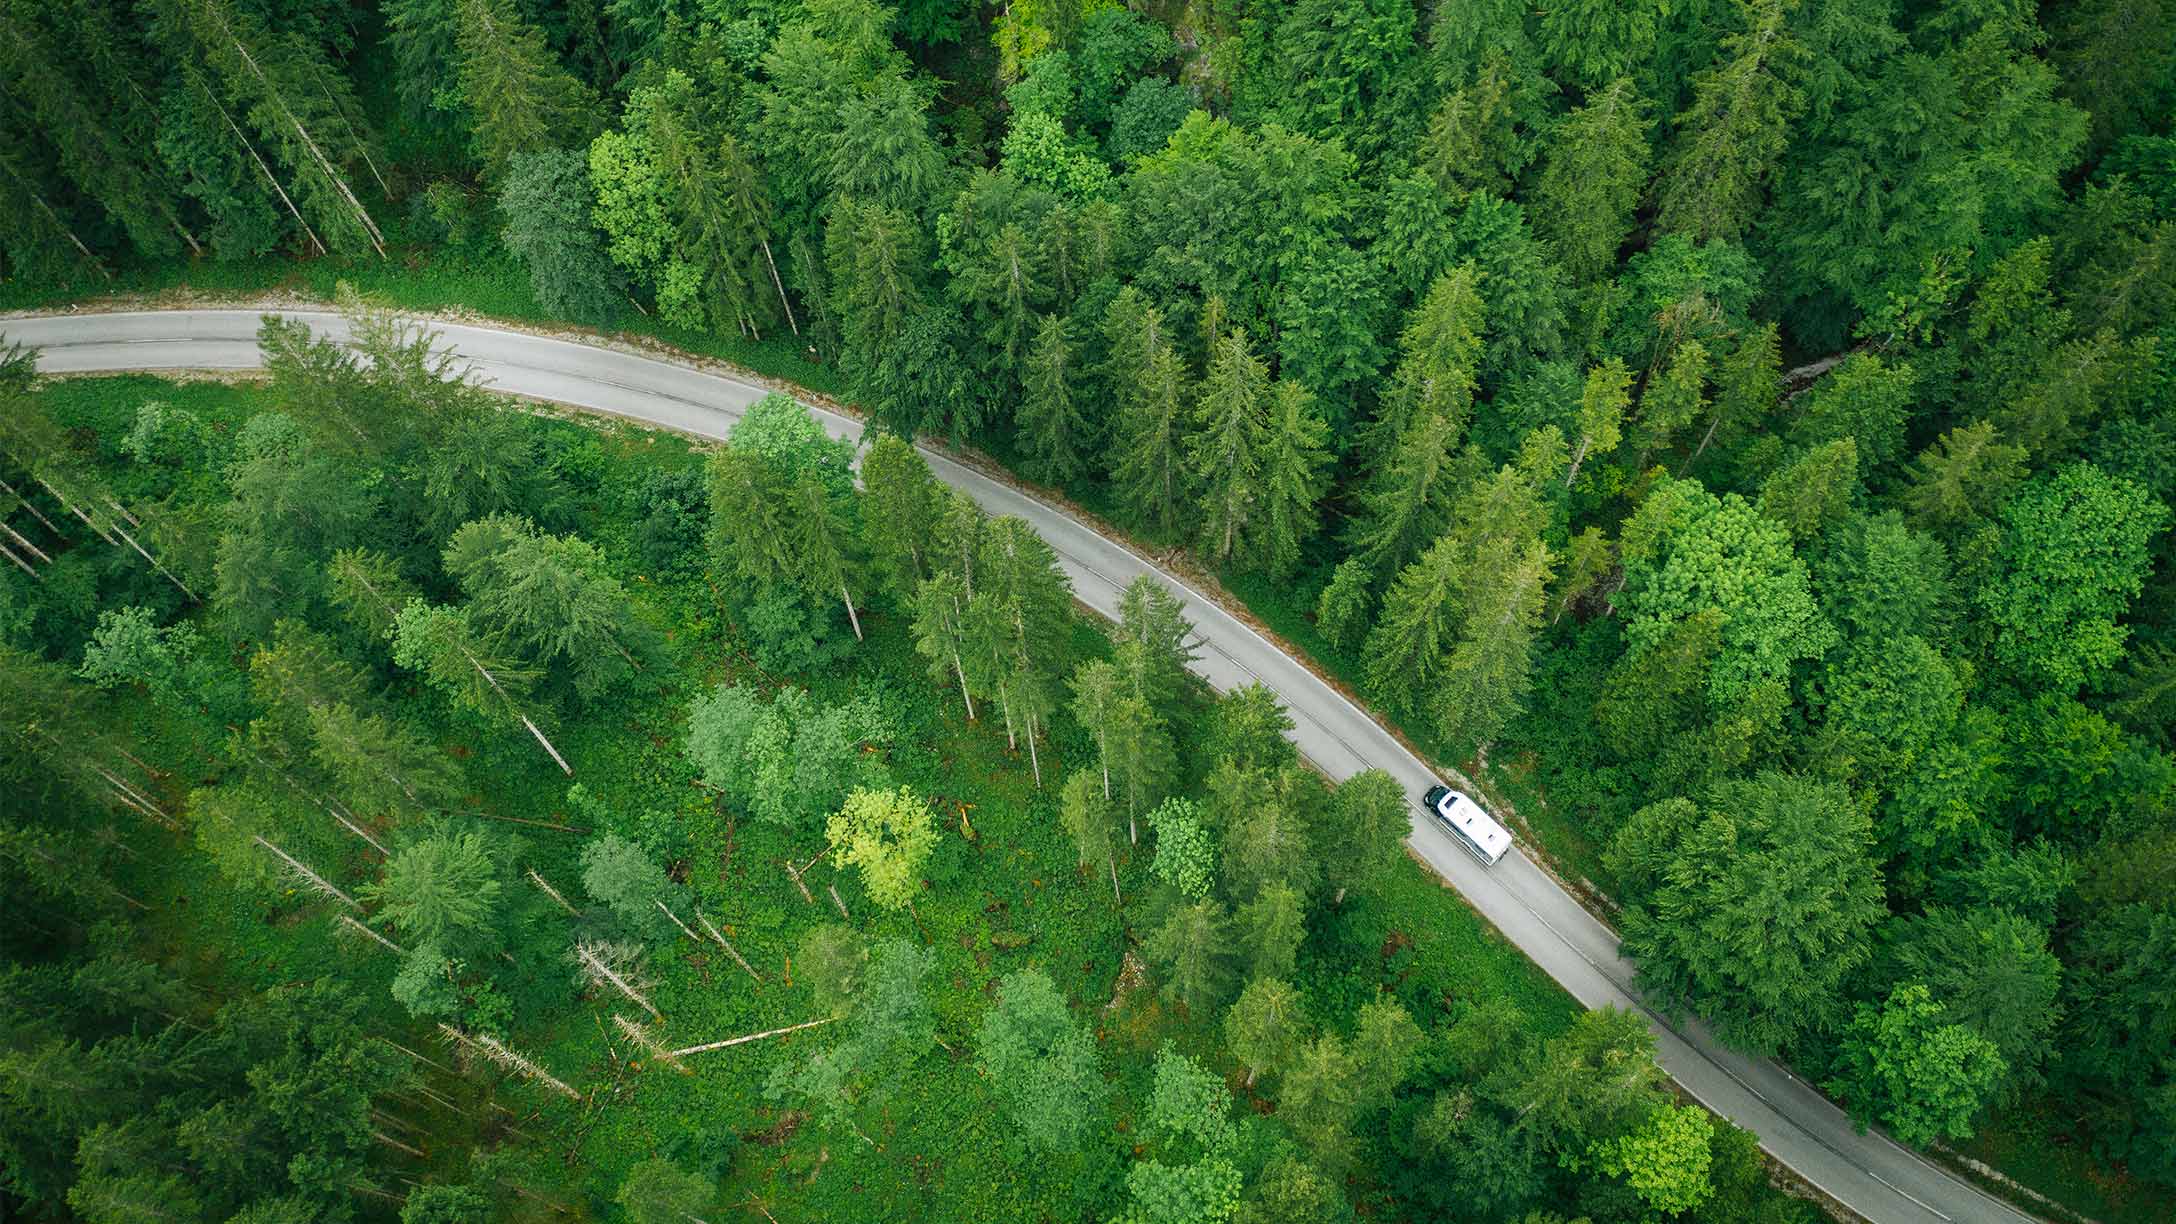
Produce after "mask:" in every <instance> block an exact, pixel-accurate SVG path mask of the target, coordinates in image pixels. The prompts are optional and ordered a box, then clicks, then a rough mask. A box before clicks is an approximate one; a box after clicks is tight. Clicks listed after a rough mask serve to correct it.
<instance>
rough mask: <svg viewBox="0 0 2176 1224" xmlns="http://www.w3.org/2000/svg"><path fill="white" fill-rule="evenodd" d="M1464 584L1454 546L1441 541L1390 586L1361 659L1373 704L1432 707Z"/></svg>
mask: <svg viewBox="0 0 2176 1224" xmlns="http://www.w3.org/2000/svg"><path fill="white" fill-rule="evenodd" d="M1467 580H1468V575H1467V573H1466V565H1465V557H1464V556H1463V555H1462V553H1461V550H1460V549H1459V547H1458V542H1457V541H1456V540H1454V539H1452V538H1450V537H1448V536H1446V537H1444V538H1443V539H1441V540H1439V541H1437V542H1436V543H1435V544H1434V545H1432V546H1431V547H1430V548H1429V549H1428V551H1427V552H1425V553H1422V554H1421V556H1420V559H1419V560H1417V561H1415V562H1413V563H1412V564H1411V565H1409V566H1407V567H1405V569H1404V571H1403V572H1401V573H1400V574H1399V575H1398V579H1397V581H1396V582H1394V583H1392V584H1391V587H1390V593H1389V594H1388V595H1387V596H1385V597H1384V599H1383V611H1382V615H1381V616H1380V617H1379V618H1378V619H1377V621H1376V624H1375V629H1374V631H1373V632H1371V633H1369V634H1368V640H1367V648H1366V650H1365V652H1364V653H1363V657H1362V666H1363V668H1364V675H1365V677H1366V680H1367V689H1368V692H1369V693H1370V694H1371V695H1373V696H1374V697H1376V699H1378V700H1380V701H1382V702H1383V703H1384V704H1385V705H1387V706H1389V707H1390V708H1391V709H1393V710H1396V711H1398V712H1400V713H1403V714H1415V715H1417V714H1421V713H1424V712H1426V711H1427V710H1428V709H1430V708H1431V703H1432V702H1433V700H1434V696H1435V690H1436V682H1437V679H1438V678H1439V677H1440V676H1441V675H1442V671H1443V660H1444V657H1445V656H1446V654H1448V652H1449V650H1450V647H1451V643H1452V641H1453V638H1454V635H1455V634H1456V632H1457V628H1458V617H1459V615H1460V613H1461V611H1462V609H1461V606H1460V605H1461V601H1462V599H1463V598H1464V597H1465V584H1466V582H1467Z"/></svg>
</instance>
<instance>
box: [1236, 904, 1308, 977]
mask: <svg viewBox="0 0 2176 1224" xmlns="http://www.w3.org/2000/svg"><path fill="white" fill-rule="evenodd" d="M1302 917H1303V915H1302V913H1301V909H1300V894H1299V892H1298V891H1297V890H1295V889H1293V888H1292V887H1290V886H1289V885H1285V884H1271V885H1269V886H1267V887H1265V888H1263V889H1262V891H1261V892H1260V893H1259V894H1257V895H1256V896H1255V898H1254V899H1253V900H1252V901H1249V902H1247V903H1246V904H1245V905H1243V906H1240V907H1239V912H1238V913H1237V914H1236V915H1234V919H1233V923H1232V927H1233V931H1234V934H1235V935H1236V937H1237V938H1236V942H1237V944H1238V953H1239V960H1240V963H1241V967H1242V969H1243V971H1244V972H1245V973H1246V975H1247V976H1248V977H1250V978H1256V979H1259V978H1286V977H1290V976H1291V975H1292V968H1293V966H1294V965H1295V964H1296V963H1297V962H1298V959H1299V950H1300V943H1301V941H1302V940H1304V939H1305V938H1306V937H1307V931H1306V928H1305V926H1304V925H1303V922H1302Z"/></svg>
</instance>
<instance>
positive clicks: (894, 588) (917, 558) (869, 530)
mask: <svg viewBox="0 0 2176 1224" xmlns="http://www.w3.org/2000/svg"><path fill="white" fill-rule="evenodd" d="M861 485H862V495H861V522H862V543H863V548H864V551H865V552H866V553H867V555H868V558H869V568H870V570H871V571H872V572H873V573H874V574H875V575H876V578H877V582H878V584H879V585H881V586H882V587H883V588H884V589H886V590H888V591H890V592H891V593H892V596H893V598H895V599H897V600H899V601H900V602H902V603H905V602H907V601H909V600H911V599H912V598H913V596H914V593H915V589H916V588H917V587H918V586H919V585H920V584H921V581H922V579H923V578H925V577H927V576H928V574H929V572H930V567H931V565H932V564H933V562H934V559H935V543H936V532H937V522H938V515H939V513H940V511H941V508H942V504H943V488H942V486H940V485H939V484H938V483H937V478H936V477H935V476H934V475H932V474H931V473H930V470H929V461H928V460H926V459H924V458H922V455H921V452H920V451H917V450H915V449H914V445H913V443H911V442H910V441H907V440H905V439H902V438H900V437H898V436H897V435H895V434H891V433H879V434H878V435H877V436H876V440H875V441H873V442H871V443H870V444H869V449H868V452H867V453H866V454H864V455H863V456H862V459H861Z"/></svg>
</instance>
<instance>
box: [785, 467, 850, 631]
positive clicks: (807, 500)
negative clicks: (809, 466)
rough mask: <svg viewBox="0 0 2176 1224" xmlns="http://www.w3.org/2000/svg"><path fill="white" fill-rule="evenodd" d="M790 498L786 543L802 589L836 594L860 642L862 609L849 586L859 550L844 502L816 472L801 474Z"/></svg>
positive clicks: (820, 594)
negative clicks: (857, 607) (790, 510)
mask: <svg viewBox="0 0 2176 1224" xmlns="http://www.w3.org/2000/svg"><path fill="white" fill-rule="evenodd" d="M789 496H790V497H791V499H792V500H791V502H790V505H791V507H792V518H791V520H790V521H789V523H788V528H789V531H788V535H787V540H788V544H787V547H788V548H790V549H791V550H792V555H793V557H794V559H795V562H796V569H797V571H798V572H797V574H796V577H797V578H798V579H799V581H800V585H801V588H802V589H803V590H805V591H807V592H808V593H809V594H810V596H812V597H816V598H824V599H829V598H830V597H831V596H833V595H836V596H838V597H839V599H840V601H841V602H843V603H844V604H845V605H846V619H847V622H848V623H849V624H851V625H852V626H853V628H854V640H855V641H857V642H858V641H861V640H862V634H861V613H860V611H859V610H857V609H856V608H855V606H854V590H853V588H854V580H855V578H857V577H858V576H859V574H860V571H861V566H859V565H858V564H856V561H857V559H858V558H857V554H858V553H859V551H860V549H859V542H858V541H857V540H855V538H854V531H853V528H852V527H851V526H850V525H849V524H848V522H847V519H846V510H847V505H846V503H844V502H843V501H842V499H840V498H838V497H837V496H835V495H834V494H833V493H832V491H831V489H830V488H829V487H828V486H827V485H826V484H825V483H824V481H823V478H822V477H821V476H820V475H818V474H817V473H815V472H808V471H804V472H802V473H801V475H800V478H799V479H797V480H796V481H794V483H793V488H792V490H791V493H790V495H789Z"/></svg>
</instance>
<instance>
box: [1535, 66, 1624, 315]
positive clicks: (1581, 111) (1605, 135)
mask: <svg viewBox="0 0 2176 1224" xmlns="http://www.w3.org/2000/svg"><path fill="white" fill-rule="evenodd" d="M1646 109H1647V103H1646V100H1645V99H1643V98H1641V97H1640V94H1639V89H1638V88H1637V87H1636V86H1635V85H1633V83H1632V78H1630V77H1618V78H1617V79H1616V80H1615V81H1614V82H1612V83H1610V84H1609V85H1607V86H1604V87H1603V88H1601V89H1598V90H1596V91H1595V92H1594V93H1592V94H1589V95H1588V97H1587V101H1586V104H1585V105H1584V106H1581V107H1579V108H1578V109H1577V110H1574V111H1573V112H1571V113H1570V114H1569V115H1566V116H1565V117H1564V118H1563V120H1562V121H1560V122H1559V123H1558V125H1557V129H1556V134H1555V135H1554V136H1553V137H1551V139H1550V141H1549V149H1548V152H1547V153H1546V154H1545V155H1544V156H1543V159H1542V167H1541V176H1540V178H1539V179H1537V180H1536V182H1535V184H1534V210H1533V211H1534V230H1535V232H1536V233H1537V234H1539V235H1540V236H1541V238H1542V240H1543V241H1545V242H1547V243H1548V244H1549V245H1550V246H1551V247H1552V248H1553V249H1554V250H1555V251H1556V257H1557V262H1558V263H1560V264H1562V265H1563V268H1564V272H1565V274H1566V275H1567V276H1569V277H1570V278H1571V282H1572V283H1573V284H1574V285H1591V284H1593V283H1594V282H1596V281H1598V280H1600V279H1602V278H1603V277H1604V276H1606V275H1608V273H1609V270H1610V268H1611V267H1613V266H1614V265H1615V264H1616V262H1617V248H1618V247H1619V246H1620V245H1622V244H1623V242H1624V239H1625V235H1627V234H1629V233H1630V232H1631V230H1632V213H1633V210H1634V209H1635V208H1636V207H1637V206H1638V205H1639V202H1640V195H1641V193H1642V192H1643V191H1644V190H1645V189H1646V186H1647V162H1648V149H1647V123H1648V121H1647V117H1646Z"/></svg>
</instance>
